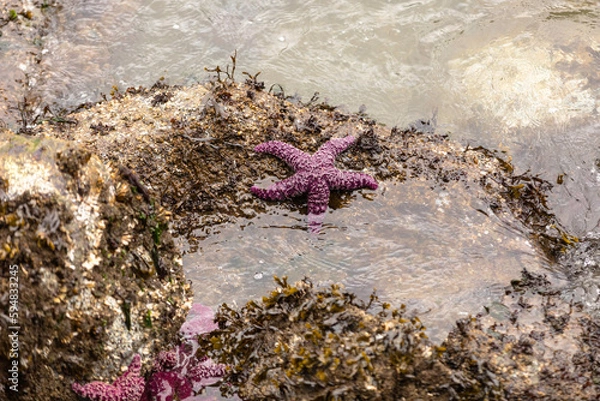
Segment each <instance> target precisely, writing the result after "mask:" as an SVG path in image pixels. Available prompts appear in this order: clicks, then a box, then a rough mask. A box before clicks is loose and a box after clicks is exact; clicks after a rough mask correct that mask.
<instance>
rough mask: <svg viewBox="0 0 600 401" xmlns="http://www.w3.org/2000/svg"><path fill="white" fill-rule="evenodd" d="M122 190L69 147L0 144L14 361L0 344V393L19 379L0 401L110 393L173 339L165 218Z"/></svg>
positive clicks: (132, 188) (177, 302)
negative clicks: (107, 386) (90, 386)
mask: <svg viewBox="0 0 600 401" xmlns="http://www.w3.org/2000/svg"><path fill="white" fill-rule="evenodd" d="M130 178H131V177H127V176H126V175H124V174H122V173H119V172H118V170H117V169H115V168H111V167H108V166H107V165H105V164H104V163H103V162H102V161H101V160H100V159H99V158H98V157H96V156H95V155H93V154H92V153H90V152H89V151H88V150H86V149H84V148H82V147H80V146H78V145H75V144H73V143H66V142H64V141H61V140H58V139H51V138H26V137H22V136H18V135H14V134H12V133H10V132H7V131H5V132H3V133H1V134H0V184H1V185H0V262H1V263H2V266H6V267H7V268H2V270H0V293H2V294H9V292H10V294H13V295H11V297H10V298H8V297H6V296H5V297H1V298H0V310H2V313H7V312H8V311H9V310H10V314H9V315H8V317H7V318H6V319H1V320H0V328H1V332H2V333H6V332H7V331H9V330H10V331H11V332H12V330H15V331H16V332H17V333H18V341H17V342H16V344H17V345H18V349H16V350H15V349H14V347H13V345H14V344H15V343H14V342H13V343H9V338H8V336H7V335H2V337H1V338H0V344H1V347H0V348H1V349H2V350H3V351H2V353H1V354H0V366H1V367H2V371H1V373H0V379H1V380H2V383H3V385H4V384H5V383H8V382H7V372H8V367H9V366H12V364H13V363H14V361H18V367H19V372H18V390H19V391H18V393H16V392H15V391H13V390H10V389H8V388H7V389H4V387H3V388H2V389H3V391H6V396H8V397H13V398H14V397H15V396H17V398H18V399H19V400H37V399H48V398H54V399H65V400H66V399H74V398H75V397H74V393H72V392H71V390H70V385H71V382H73V381H78V382H82V381H91V380H92V379H93V380H104V381H112V380H111V379H112V378H114V377H116V376H117V375H118V373H119V370H120V368H121V366H122V365H125V366H126V362H127V361H129V360H130V359H131V357H132V356H133V354H135V353H140V354H141V355H142V360H147V359H148V356H149V354H151V353H152V352H156V351H157V350H158V349H161V348H163V347H164V346H165V345H166V344H168V343H170V342H171V341H172V340H173V339H174V338H176V333H177V330H178V329H179V326H180V325H181V323H182V322H183V320H184V318H185V314H186V311H187V309H188V308H189V306H190V305H191V300H190V291H189V285H188V284H187V283H186V282H185V279H184V277H183V271H182V267H181V261H180V255H179V252H178V251H177V249H176V248H175V247H174V245H173V241H172V239H171V237H170V235H169V232H168V230H167V224H168V213H166V211H164V210H163V209H162V208H160V207H159V206H158V204H154V203H151V202H150V201H149V200H147V199H145V198H144V196H143V195H142V194H140V192H142V191H140V189H139V188H137V187H136V184H135V182H132V180H131V179H130ZM17 281H18V287H16V286H14V285H13V283H15V282H17ZM9 307H10V309H9ZM10 327H13V329H10ZM14 327H17V329H14ZM9 351H15V352H9Z"/></svg>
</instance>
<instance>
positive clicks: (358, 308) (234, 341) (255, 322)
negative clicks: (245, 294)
mask: <svg viewBox="0 0 600 401" xmlns="http://www.w3.org/2000/svg"><path fill="white" fill-rule="evenodd" d="M275 281H276V282H277V284H278V285H279V286H280V287H279V288H277V289H276V290H274V291H272V292H271V293H270V295H269V296H265V297H263V298H262V301H261V302H255V301H250V302H248V303H247V304H246V306H245V307H244V308H242V309H241V310H240V311H239V312H238V311H235V310H233V309H232V308H230V307H229V306H227V305H226V304H223V305H222V306H221V307H220V309H219V310H218V312H217V314H216V317H215V321H216V322H217V323H218V325H219V328H218V329H217V330H215V331H213V332H212V333H211V335H210V337H209V336H206V337H204V338H201V339H200V344H201V346H200V351H199V352H207V353H208V355H209V356H210V357H211V358H213V359H214V360H215V361H217V362H221V363H227V364H229V369H228V372H227V373H226V375H225V378H224V381H223V384H222V385H221V391H222V392H223V394H224V395H232V394H233V393H236V392H237V393H238V394H239V396H240V397H241V398H243V399H244V400H274V399H277V400H286V399H294V400H298V399H302V400H360V399H362V400H367V399H368V400H387V399H398V398H397V397H398V395H399V394H401V393H402V387H403V384H404V383H405V382H406V381H410V380H412V379H413V378H414V377H415V376H414V373H415V372H414V370H415V369H417V368H418V367H419V366H420V365H421V362H423V361H425V360H426V359H427V357H426V356H425V355H431V348H430V347H429V346H428V345H427V340H426V338H427V337H426V335H425V332H424V330H425V328H424V327H423V325H422V324H421V322H420V321H419V319H418V318H417V317H409V316H408V315H407V312H406V310H405V307H404V306H401V307H400V308H399V309H391V308H390V305H389V304H387V303H382V302H380V301H379V300H378V298H377V296H376V295H375V294H373V295H372V296H371V299H370V301H369V302H368V303H365V302H363V301H361V300H357V299H356V298H355V296H354V295H353V294H350V293H347V292H345V291H343V290H342V289H341V288H340V287H339V286H338V285H332V286H331V287H329V288H325V289H314V288H313V284H312V283H311V282H310V281H309V280H308V279H304V280H303V281H300V282H298V283H296V284H294V285H291V284H289V283H288V282H287V280H286V278H285V277H284V278H283V279H279V278H277V277H275Z"/></svg>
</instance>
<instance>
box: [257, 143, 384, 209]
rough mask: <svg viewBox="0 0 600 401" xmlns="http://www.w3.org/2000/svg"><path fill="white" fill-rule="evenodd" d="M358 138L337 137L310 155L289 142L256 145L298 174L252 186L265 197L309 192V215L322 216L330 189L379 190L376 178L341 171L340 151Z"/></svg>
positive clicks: (267, 198)
mask: <svg viewBox="0 0 600 401" xmlns="http://www.w3.org/2000/svg"><path fill="white" fill-rule="evenodd" d="M355 140H356V138H355V137H353V136H347V137H345V138H334V139H331V140H330V141H328V142H326V143H325V144H323V146H321V147H320V148H319V150H318V151H317V152H316V153H314V154H312V155H309V154H308V153H305V152H303V151H301V150H299V149H297V148H295V147H293V146H292V145H290V144H287V143H284V142H279V141H270V142H265V143H261V144H260V145H258V146H256V147H255V148H254V151H255V152H259V153H268V154H271V155H274V156H277V157H279V158H280V159H282V160H283V161H285V162H286V163H288V164H289V165H290V166H291V167H292V168H293V169H294V171H295V174H294V175H293V176H291V177H289V178H286V179H285V180H282V181H278V182H276V183H274V184H273V185H271V186H270V187H268V188H264V189H263V188H258V187H256V186H253V187H252V188H250V190H251V191H252V193H253V194H254V195H256V196H258V197H259V198H262V199H265V200H284V199H288V198H292V197H295V196H298V195H302V194H304V193H307V194H308V214H309V216H311V215H313V216H315V215H321V214H323V213H325V211H326V210H327V206H328V204H329V194H330V191H331V190H337V189H341V190H353V189H358V188H365V187H366V188H370V189H377V181H375V179H374V178H373V177H371V176H370V175H367V174H363V173H356V172H351V171H341V170H338V169H337V168H336V167H335V165H334V163H335V158H336V156H337V155H338V154H340V153H341V152H343V151H344V150H346V149H347V148H348V146H350V145H351V144H352V143H354V141H355Z"/></svg>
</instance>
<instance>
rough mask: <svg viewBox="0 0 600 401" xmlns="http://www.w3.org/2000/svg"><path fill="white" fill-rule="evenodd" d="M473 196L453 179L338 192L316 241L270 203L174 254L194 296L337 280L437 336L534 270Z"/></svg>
mask: <svg viewBox="0 0 600 401" xmlns="http://www.w3.org/2000/svg"><path fill="white" fill-rule="evenodd" d="M474 193H476V191H473V190H469V191H467V190H465V188H464V185H463V184H461V183H458V184H453V185H451V186H449V187H448V188H444V189H441V188H434V189H432V188H431V184H430V183H427V182H404V183H389V182H388V183H385V184H383V185H382V187H381V188H379V189H378V190H377V191H376V192H375V193H373V192H372V191H366V190H365V191H362V192H360V191H359V192H355V193H353V195H346V196H347V197H350V198H352V199H351V201H350V199H346V202H345V203H347V204H346V206H344V207H341V208H338V209H336V210H333V211H332V210H330V211H329V213H328V214H327V215H326V216H325V222H324V226H323V227H322V228H321V230H320V232H319V234H318V235H310V234H309V233H308V232H307V230H306V221H305V220H306V219H305V216H303V215H301V214H299V213H297V212H290V211H288V210H285V209H283V208H280V207H277V206H273V207H272V208H270V211H269V213H267V214H265V215H260V216H259V217H257V218H255V219H252V220H244V221H241V222H240V223H239V224H230V225H226V226H223V227H220V228H218V229H217V232H216V233H213V234H212V235H210V236H209V237H208V238H207V239H205V240H204V241H202V242H201V244H200V245H199V249H198V251H196V252H192V253H189V254H187V255H186V256H185V257H184V265H185V266H187V267H186V269H187V272H188V277H189V278H190V279H191V280H192V281H193V287H194V293H195V300H196V301H197V302H200V303H202V304H205V305H209V306H214V307H216V306H218V305H220V304H221V303H223V302H226V303H228V304H229V305H232V304H235V305H238V306H242V305H244V304H245V302H246V301H247V300H248V299H249V298H258V297H261V296H262V295H265V291H266V289H267V288H270V287H272V286H273V275H277V276H279V277H281V276H288V277H289V278H290V279H291V280H292V281H296V280H300V279H302V278H303V277H305V276H308V277H310V278H311V279H312V280H313V281H314V282H315V284H319V285H328V284H332V283H342V284H344V286H345V287H346V289H347V290H350V291H352V292H354V293H356V294H357V295H358V296H359V297H360V298H362V299H363V300H368V298H369V295H370V294H371V292H372V291H373V289H374V288H376V289H377V294H378V295H379V296H380V297H381V298H382V299H384V300H386V301H391V303H392V304H394V305H400V304H401V303H404V304H406V305H407V306H409V307H410V308H409V309H410V310H413V311H414V312H416V313H418V315H419V317H420V318H421V320H422V321H423V322H424V324H425V325H426V326H427V327H428V328H429V330H428V335H429V336H430V337H431V338H433V339H434V340H441V339H442V338H443V337H444V336H445V335H446V334H447V331H448V330H449V329H450V328H451V327H452V325H453V323H454V322H455V320H456V319H458V318H462V317H467V316H468V315H474V314H476V313H478V312H481V311H483V309H482V306H483V305H489V304H491V303H492V302H493V301H494V300H496V299H497V298H499V297H500V296H501V295H502V294H503V293H504V288H505V287H506V286H507V285H508V283H509V282H510V280H511V279H514V278H515V277H518V276H519V274H520V270H521V269H523V268H524V267H526V268H527V269H529V270H530V271H534V272H539V271H541V270H542V269H543V266H544V262H543V260H542V259H541V258H540V257H539V255H537V254H536V252H535V250H534V248H533V247H532V245H531V244H530V243H529V242H528V241H527V240H526V239H525V236H524V235H523V234H522V233H520V232H519V231H518V230H516V229H514V228H511V226H509V225H507V224H505V223H502V222H500V221H499V220H498V219H497V218H495V217H494V216H493V214H491V212H490V211H489V210H487V208H486V206H485V205H484V204H482V203H480V202H479V201H477V200H475V199H473V195H474ZM361 194H362V195H367V194H370V196H368V197H366V196H361ZM369 198H373V199H372V200H371V199H369ZM348 201H349V202H348ZM481 208H483V209H484V210H487V212H488V216H486V215H485V214H483V213H481V212H480V211H479V210H477V209H481Z"/></svg>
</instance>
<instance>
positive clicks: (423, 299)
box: [38, 0, 600, 337]
mask: <svg viewBox="0 0 600 401" xmlns="http://www.w3.org/2000/svg"><path fill="white" fill-rule="evenodd" d="M65 4H66V5H65V6H64V7H63V9H62V10H61V11H60V12H59V15H60V18H59V22H58V24H57V25H56V26H55V27H53V29H50V30H49V32H50V33H49V35H48V36H47V37H45V38H44V47H45V49H46V50H47V51H46V52H45V53H44V57H43V59H42V67H43V69H44V71H45V72H44V75H43V77H42V78H43V79H40V81H39V82H38V88H39V89H40V90H42V92H43V93H44V94H45V96H46V100H47V101H57V102H59V104H62V105H76V104H78V103H81V102H83V101H94V100H98V99H99V98H100V95H101V93H105V94H108V93H109V92H110V90H111V87H112V86H113V85H117V86H119V87H121V88H125V87H127V86H138V85H146V86H149V85H151V84H152V83H153V82H155V81H156V80H157V79H158V78H160V77H162V76H164V77H166V78H167V82H169V83H173V84H187V83H193V82H196V81H202V80H204V79H206V76H207V73H206V72H205V71H204V68H205V67H214V66H216V65H221V67H225V65H226V64H228V63H230V62H229V56H230V55H231V54H232V53H233V51H234V50H237V54H238V64H237V70H236V72H237V74H236V77H237V79H239V80H241V79H243V76H242V75H241V72H242V71H248V72H250V73H252V74H254V73H256V72H258V71H261V72H262V73H261V75H260V77H261V78H262V79H264V80H265V81H266V83H267V86H269V85H271V84H274V83H279V84H281V85H282V86H283V87H284V88H285V90H286V92H287V93H289V94H293V93H294V92H297V93H299V94H301V95H302V96H304V97H305V98H310V96H312V94H313V92H315V91H319V92H320V94H321V96H322V98H327V99H329V101H330V102H331V103H332V104H335V105H341V104H343V105H345V106H344V107H345V108H347V110H349V111H356V110H358V108H359V107H360V105H362V104H364V105H366V107H367V112H368V113H369V114H370V115H371V116H373V117H375V118H376V119H378V120H379V121H380V122H382V123H385V124H388V125H399V126H405V125H406V124H408V123H410V122H411V121H413V120H415V119H420V118H427V117H430V116H432V115H433V114H434V113H437V122H438V125H439V127H438V130H440V131H447V132H450V133H451V137H452V139H454V140H457V141H460V142H462V143H471V144H474V145H483V146H487V147H490V148H496V149H501V150H505V151H506V152H507V154H508V155H510V156H511V157H512V158H513V162H514V163H515V165H516V166H517V167H518V171H519V172H523V171H525V170H528V169H529V170H531V171H532V172H533V173H534V174H540V175H541V176H542V177H543V178H545V179H548V180H550V181H553V182H554V181H556V180H557V177H558V176H559V175H563V177H564V183H563V184H562V185H557V186H556V187H555V189H554V191H553V192H552V194H551V196H550V204H551V206H552V207H553V209H554V210H555V212H556V213H557V215H558V217H559V219H560V221H561V222H562V224H563V225H564V226H565V227H566V228H567V229H568V230H569V231H571V232H572V233H573V234H575V235H582V234H584V233H586V232H587V231H589V230H591V229H593V228H594V227H596V226H597V225H598V222H599V221H600V206H598V205H600V199H599V197H600V191H599V190H598V189H599V186H600V161H599V157H600V156H599V155H600V135H599V133H600V117H599V114H600V72H599V71H600V24H599V23H598V21H599V17H600V10H599V9H598V5H597V4H596V2H594V1H584V0H575V1H566V0H551V1H529V2H523V1H520V0H519V1H517V0H506V1H502V0H488V1H479V0H477V1H474V0H467V1H460V0H420V1H417V0H410V1H383V0H379V1H372V0H360V1H354V0H352V1H351V0H334V1H322V0H320V1H310V0H309V1H306V0H304V1H267V0H254V1H212V2H195V1H189V0H187V1H186V0H168V1H167V0H154V1H148V0H121V1H117V0H113V1H108V0H101V1H94V2H89V1H83V0H71V1H70V2H65ZM387 185H388V186H390V188H388V191H387V192H385V193H383V192H382V191H378V192H377V193H376V194H375V195H374V196H373V200H368V199H363V198H362V197H361V196H360V195H357V193H354V194H353V195H351V196H352V197H353V198H355V199H353V200H352V202H350V203H349V205H347V207H344V208H341V209H338V210H335V211H333V212H331V213H329V214H328V215H327V220H326V221H327V222H328V223H329V225H326V226H325V227H324V229H323V231H322V233H321V235H320V236H318V237H317V238H310V236H308V235H307V233H306V232H305V231H304V230H303V228H304V226H305V222H304V216H301V215H298V214H297V213H294V212H288V211H286V210H284V209H281V208H277V207H274V208H273V209H271V213H269V214H266V215H263V216H260V218H256V219H254V220H252V221H241V222H240V223H239V224H238V225H230V226H226V227H221V228H220V232H218V233H213V234H211V235H210V236H208V238H207V239H205V240H204V241H203V242H201V246H200V248H201V249H200V250H199V251H198V252H196V253H191V254H188V255H186V260H185V263H186V269H187V271H188V273H189V275H190V277H191V278H192V279H193V280H195V282H194V285H195V290H196V294H197V295H196V297H197V300H198V301H201V302H204V303H207V304H210V305H216V304H219V303H221V302H234V301H235V302H238V303H239V302H242V300H246V299H248V297H252V296H259V295H261V294H263V293H264V291H265V290H266V288H271V287H272V282H271V278H270V277H271V275H272V274H277V275H280V276H281V275H288V276H290V278H293V279H298V278H301V277H302V276H304V275H308V276H310V277H311V278H312V279H313V280H314V281H316V282H322V283H327V282H330V281H341V282H343V283H345V284H346V286H347V287H348V288H349V289H351V290H353V291H356V292H358V293H359V294H361V295H362V296H367V295H368V294H370V292H371V290H372V288H373V287H376V288H378V290H379V293H380V294H381V296H382V297H384V298H387V299H391V300H394V301H395V302H405V303H408V304H410V305H411V306H414V308H416V310H417V311H419V312H420V313H421V314H422V315H423V316H424V317H425V318H424V320H425V321H426V324H427V325H428V326H430V328H431V334H432V335H433V336H434V337H436V336H441V335H442V334H443V332H444V330H446V329H447V328H448V327H449V324H450V323H451V322H452V321H453V320H454V319H455V318H457V317H460V316H464V315H465V314H468V313H476V312H477V311H479V310H480V308H481V305H484V304H488V303H490V302H493V300H494V299H495V297H496V296H497V295H498V294H500V291H501V289H502V287H503V286H505V285H507V284H508V282H509V280H510V279H511V278H514V277H516V276H517V275H518V273H519V271H520V270H521V269H522V268H523V267H527V268H530V269H532V270H536V269H539V268H542V267H543V266H544V263H543V262H542V261H541V260H540V259H539V258H538V257H537V256H536V255H535V252H534V251H533V250H532V249H531V247H530V245H528V243H527V241H526V240H525V239H524V236H523V235H522V234H521V233H519V232H518V230H517V231H515V230H513V229H510V228H509V227H508V226H506V225H504V224H501V223H500V222H498V221H496V220H494V219H493V218H492V217H486V216H484V215H482V214H480V213H479V212H476V211H475V209H476V208H482V207H483V208H485V205H483V206H482V205H478V206H476V207H475V206H473V207H471V208H468V207H465V203H461V202H466V203H467V204H468V203H469V202H471V200H470V199H469V195H468V194H457V192H455V191H458V190H457V189H456V188H453V189H452V190H449V191H448V192H447V195H442V194H441V193H440V194H438V193H436V192H435V190H431V189H429V187H427V186H424V187H418V186H413V187H411V188H410V191H411V193H412V192H414V193H416V194H421V195H422V198H423V199H428V201H423V202H421V203H419V202H418V201H417V200H416V199H418V197H417V198H415V197H414V194H413V196H412V197H409V199H408V200H406V199H407V193H406V191H404V192H403V190H402V185H398V186H397V187H394V186H393V185H391V184H389V183H388V184H387ZM419 191H420V192H419ZM436 200H439V202H441V206H440V205H439V204H437V203H436ZM427 202H429V203H427ZM444 202H449V203H448V204H445V203H444ZM440 207H441V208H442V210H445V211H444V212H440V211H439V210H438V209H439V208H440ZM444 208H445V209H444ZM471 237H472V238H471Z"/></svg>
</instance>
